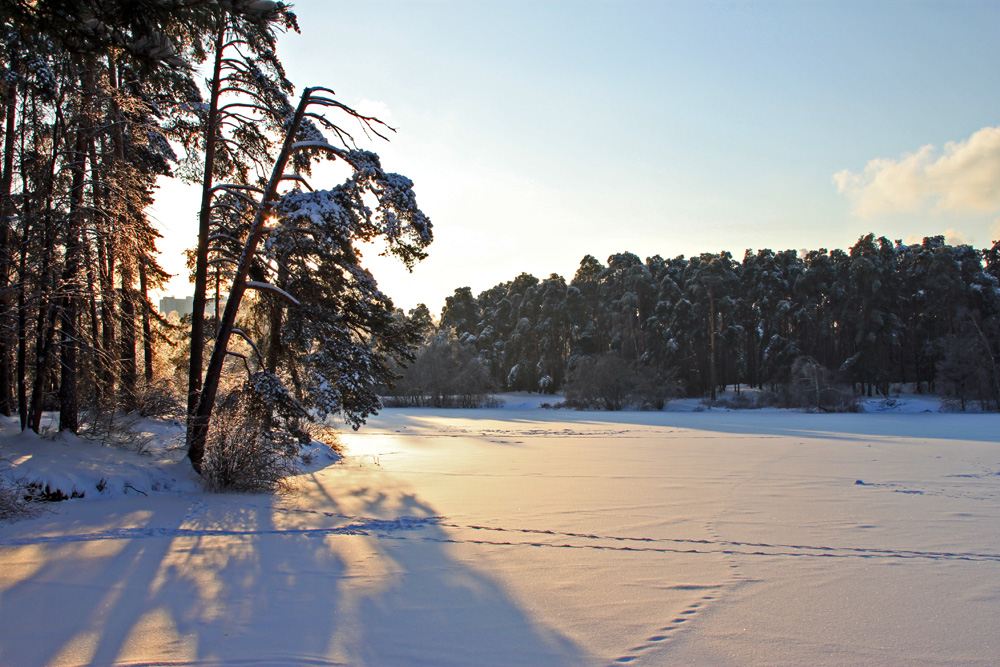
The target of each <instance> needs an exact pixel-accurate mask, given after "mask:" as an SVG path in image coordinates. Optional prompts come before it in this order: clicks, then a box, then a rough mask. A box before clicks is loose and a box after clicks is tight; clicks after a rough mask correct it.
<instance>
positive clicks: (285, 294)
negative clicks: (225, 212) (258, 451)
mask: <svg viewBox="0 0 1000 667" xmlns="http://www.w3.org/2000/svg"><path fill="white" fill-rule="evenodd" d="M329 93H330V91H328V90H326V89H321V88H310V89H306V90H305V92H304V93H303V95H302V99H301V101H300V103H299V105H298V108H297V109H296V111H295V114H294V116H293V117H291V118H290V119H289V121H288V123H287V125H286V136H285V141H284V144H283V145H282V148H281V152H280V153H279V155H278V158H277V160H276V162H275V165H274V169H273V170H272V173H271V178H270V180H269V181H268V183H267V185H266V187H265V188H264V189H263V190H262V191H261V192H260V194H259V196H258V197H257V198H255V199H253V200H252V201H251V199H250V193H251V191H250V190H245V192H247V193H248V194H247V195H246V197H245V198H244V199H243V201H244V204H245V205H246V209H245V210H246V213H247V215H248V216H249V217H250V218H251V222H250V224H249V226H248V231H247V233H246V235H245V237H244V238H243V239H235V238H230V239H229V243H230V246H229V249H228V250H226V249H223V248H222V247H221V246H220V248H219V252H220V254H221V255H223V256H227V257H228V259H229V261H231V262H232V263H233V265H234V266H235V268H234V272H233V277H232V282H231V285H230V290H229V298H228V301H227V303H226V309H225V312H224V313H223V315H222V319H221V321H220V322H219V328H218V334H217V336H216V340H215V347H214V349H213V353H212V356H211V359H210V361H209V364H208V368H207V371H206V374H205V380H204V384H203V390H202V392H201V395H200V398H199V401H198V404H197V407H196V410H195V411H194V414H193V415H192V416H191V418H189V424H188V456H189V458H190V460H191V463H192V465H193V467H194V468H195V470H196V471H198V472H199V473H202V472H203V470H202V463H203V460H204V457H205V452H206V444H207V442H208V438H209V433H210V426H211V420H212V415H213V411H214V409H215V407H216V398H217V395H218V392H219V388H220V380H221V377H222V373H223V369H224V362H225V360H226V358H227V356H231V355H233V354H234V352H233V351H231V350H230V349H229V343H230V341H231V339H232V337H233V336H234V335H236V336H238V337H241V338H243V339H245V340H247V341H248V342H249V343H250V347H251V348H252V349H253V350H254V352H255V353H254V354H251V355H247V356H245V357H244V362H245V364H244V368H245V370H246V374H247V375H246V381H245V382H244V383H243V384H242V386H241V387H240V388H239V389H238V390H237V391H236V392H234V394H237V395H235V396H231V397H229V398H228V399H227V400H225V401H224V403H225V404H226V405H227V406H229V407H232V406H242V408H243V409H244V410H252V411H253V412H254V418H255V419H257V420H260V421H262V423H263V428H261V429H257V430H256V431H255V433H258V434H261V436H260V437H265V438H267V437H274V438H275V440H276V441H277V442H278V444H279V445H281V444H282V441H284V442H287V440H288V437H289V435H292V436H295V435H297V434H301V431H300V430H299V428H298V423H299V422H300V421H301V420H304V419H307V418H315V417H325V416H326V415H327V414H329V413H331V412H339V413H340V414H342V415H343V416H344V418H345V419H346V421H347V422H348V423H350V424H351V425H352V426H354V427H355V428H356V427H357V426H359V425H360V424H361V423H363V422H364V419H365V417H367V416H368V415H370V414H372V413H374V412H375V411H376V410H377V409H378V408H379V401H378V396H377V395H376V393H375V387H376V386H377V385H379V384H384V383H386V382H387V381H389V380H391V378H392V374H391V371H390V370H389V369H390V361H391V360H402V359H405V358H408V357H410V356H411V354H412V353H411V350H412V348H413V347H414V345H415V344H416V339H417V337H418V334H417V332H415V331H413V325H412V323H409V322H408V321H407V320H406V319H405V318H403V317H402V316H401V315H397V313H396V311H395V309H394V308H393V304H392V301H391V300H390V299H389V298H388V297H387V296H386V295H385V294H383V293H382V292H381V291H380V290H379V289H378V286H377V284H376V282H375V279H374V278H373V277H372V275H371V274H370V273H369V272H368V271H367V270H366V269H364V268H363V267H362V266H361V253H360V252H359V250H358V244H360V243H363V242H371V241H375V240H377V239H382V240H383V241H384V242H385V246H386V253H387V254H390V255H393V256H395V257H397V258H399V259H400V260H401V261H402V262H403V263H404V264H405V265H406V266H407V267H412V265H413V263H414V262H416V261H418V260H420V259H423V258H424V257H425V256H426V255H425V252H424V249H425V248H426V247H427V246H428V245H429V244H430V242H431V240H432V233H431V223H430V220H429V219H428V218H427V217H426V216H425V215H424V214H423V213H422V212H421V211H420V209H419V208H418V207H417V204H416V198H415V196H414V194H413V189H412V188H413V183H412V182H411V181H410V180H409V179H407V178H405V177H403V176H400V175H398V174H392V173H387V172H385V171H384V170H383V169H382V167H381V164H380V162H379V159H378V156H377V155H375V154H374V153H370V152H367V151H360V150H357V149H356V148H354V146H353V142H352V141H351V139H350V135H349V134H348V133H347V132H346V131H344V130H343V129H342V128H341V127H339V126H337V125H335V124H333V123H332V122H330V121H329V120H327V119H326V118H325V117H324V116H323V115H321V114H318V113H315V112H309V111H307V110H308V109H309V108H310V107H313V108H315V107H322V108H326V109H335V110H339V111H341V112H344V113H346V114H347V115H348V116H349V117H353V118H355V119H357V120H360V121H361V122H362V123H363V124H364V125H365V126H366V127H367V128H369V129H372V130H374V129H375V127H374V126H375V125H377V124H378V123H379V122H378V121H377V120H375V119H373V118H367V117H364V116H362V115H360V114H358V113H357V112H355V111H353V110H352V109H350V108H348V107H346V106H344V105H342V104H340V103H339V102H337V101H335V100H334V99H332V98H331V97H328V96H327V95H328V94H329ZM307 116H308V118H306V117H307ZM313 121H315V122H313ZM318 126H320V127H323V128H324V129H326V130H328V131H330V132H331V133H332V134H333V135H335V136H336V137H337V138H338V143H339V145H334V144H333V143H330V142H328V140H327V139H326V138H325V137H324V135H323V133H322V132H321V130H320V129H319V127H318ZM294 155H297V156H298V157H299V158H301V156H302V155H313V156H326V157H327V158H329V159H332V160H338V161H342V162H343V163H345V164H346V165H347V166H348V167H349V168H350V170H351V176H350V177H349V178H348V179H347V180H346V182H344V183H343V184H341V185H338V186H336V187H334V188H332V189H330V190H318V191H312V190H306V191H303V190H300V189H295V190H291V191H287V192H285V193H283V194H279V186H280V185H281V184H282V183H284V182H297V183H304V182H305V179H304V178H303V177H302V176H301V175H300V174H287V173H285V169H286V167H287V165H288V164H289V162H290V161H292V158H293V156H294ZM296 163H297V164H299V165H301V160H296ZM248 289H249V290H253V291H254V292H255V293H256V294H255V296H256V297H257V298H255V299H254V300H253V301H254V306H255V307H254V308H252V309H247V308H243V310H242V311H241V305H245V304H243V297H244V294H245V293H246V291H247V290H248ZM247 310H250V311H252V312H250V313H248V312H247ZM238 316H240V317H241V319H240V326H237V318H238ZM252 324H253V325H255V326H254V328H253V329H251V326H250V325H252ZM255 332H256V333H257V336H254V335H253V333H255ZM289 384H290V385H291V389H289Z"/></svg>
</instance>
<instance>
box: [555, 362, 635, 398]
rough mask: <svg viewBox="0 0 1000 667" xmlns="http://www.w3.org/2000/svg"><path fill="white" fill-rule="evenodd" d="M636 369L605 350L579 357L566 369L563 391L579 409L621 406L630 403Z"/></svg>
mask: <svg viewBox="0 0 1000 667" xmlns="http://www.w3.org/2000/svg"><path fill="white" fill-rule="evenodd" d="M635 386H636V372H635V370H634V369H633V368H632V366H630V365H629V364H628V363H627V362H626V361H625V360H624V359H622V358H621V357H619V356H617V355H613V354H605V355H602V356H600V357H580V358H579V359H578V360H577V362H576V365H575V366H574V367H573V369H572V370H571V371H570V373H569V378H568V380H567V382H566V385H565V386H564V387H563V392H564V393H565V395H566V405H567V406H568V407H571V408H577V409H580V410H595V409H604V410H621V409H622V408H624V407H626V406H628V405H629V402H630V401H631V397H632V393H633V391H634V390H635Z"/></svg>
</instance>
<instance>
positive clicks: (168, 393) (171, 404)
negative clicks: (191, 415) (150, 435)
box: [135, 378, 185, 419]
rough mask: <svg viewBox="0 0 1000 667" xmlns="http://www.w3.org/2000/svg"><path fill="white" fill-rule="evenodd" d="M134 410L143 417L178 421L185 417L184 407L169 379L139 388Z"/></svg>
mask: <svg viewBox="0 0 1000 667" xmlns="http://www.w3.org/2000/svg"><path fill="white" fill-rule="evenodd" d="M135 409H136V412H138V413H139V414H140V415H142V416H143V417H161V418H167V419H180V418H182V417H184V415H185V411H184V405H183V404H182V403H181V399H180V396H179V394H178V392H177V390H176V387H175V386H174V383H173V382H172V379H169V378H164V379H161V380H156V381H153V382H150V383H148V384H145V385H142V386H141V387H139V388H138V389H137V390H136V395H135Z"/></svg>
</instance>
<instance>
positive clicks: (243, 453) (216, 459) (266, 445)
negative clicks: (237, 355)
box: [201, 373, 310, 493]
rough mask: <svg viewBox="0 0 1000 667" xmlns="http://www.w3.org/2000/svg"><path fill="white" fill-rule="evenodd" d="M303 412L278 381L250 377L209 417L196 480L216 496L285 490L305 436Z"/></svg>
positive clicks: (271, 378) (261, 374)
mask: <svg viewBox="0 0 1000 667" xmlns="http://www.w3.org/2000/svg"><path fill="white" fill-rule="evenodd" d="M305 418H306V414H305V412H304V411H303V410H302V409H301V407H299V406H298V404H296V403H295V401H294V400H293V399H292V398H291V396H289V394H288V392H287V391H286V390H285V388H284V386H283V385H281V383H280V381H279V380H278V379H277V378H276V377H274V376H273V375H270V374H268V373H258V374H256V375H254V376H252V377H251V378H250V379H249V380H248V381H247V382H246V383H245V384H244V385H243V387H241V388H240V389H237V390H234V391H232V392H230V393H229V395H228V396H227V397H226V399H225V400H224V401H223V402H222V404H221V405H220V406H219V408H218V409H217V411H216V415H215V417H214V418H213V419H212V425H211V429H210V431H209V435H208V442H207V443H206V447H205V458H204V460H203V462H202V470H201V476H202V479H203V480H204V482H205V485H206V486H207V487H208V488H209V490H211V491H216V492H226V491H235V492H244V493H264V492H269V491H276V490H281V489H285V488H287V478H288V477H289V476H291V475H293V474H295V473H296V471H297V469H296V463H297V460H298V458H299V453H300V451H301V447H302V445H304V444H308V442H309V440H310V437H309V434H308V433H307V432H306V431H305V429H304V427H303V426H302V423H303V421H304V420H305Z"/></svg>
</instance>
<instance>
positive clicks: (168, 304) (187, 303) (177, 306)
mask: <svg viewBox="0 0 1000 667" xmlns="http://www.w3.org/2000/svg"><path fill="white" fill-rule="evenodd" d="M193 312H194V297H193V296H185V297H183V298H180V299H178V298H177V297H173V296H165V297H163V298H162V299H160V313H161V314H162V315H169V314H170V313H177V316H178V317H184V316H185V315H190V314H191V313H193Z"/></svg>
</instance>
